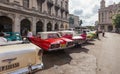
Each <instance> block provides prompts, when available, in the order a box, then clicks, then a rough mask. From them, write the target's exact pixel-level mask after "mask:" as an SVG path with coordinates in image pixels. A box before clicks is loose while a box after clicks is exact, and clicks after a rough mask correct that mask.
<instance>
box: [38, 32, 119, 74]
mask: <svg viewBox="0 0 120 74" xmlns="http://www.w3.org/2000/svg"><path fill="white" fill-rule="evenodd" d="M119 43H120V35H119V34H114V33H107V34H106V36H105V37H101V36H100V40H97V39H95V40H93V41H90V42H88V43H86V44H84V45H83V46H82V48H79V47H77V48H71V49H67V50H65V51H64V52H63V51H54V52H50V53H46V54H44V56H43V62H44V65H45V66H44V69H43V70H41V71H39V72H37V73H36V74H120V70H119V69H120V64H119V62H120V55H119V52H120V44H119Z"/></svg>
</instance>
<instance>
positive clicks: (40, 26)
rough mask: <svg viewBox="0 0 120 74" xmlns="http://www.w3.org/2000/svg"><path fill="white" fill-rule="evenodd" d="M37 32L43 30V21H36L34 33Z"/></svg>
mask: <svg viewBox="0 0 120 74" xmlns="http://www.w3.org/2000/svg"><path fill="white" fill-rule="evenodd" d="M37 32H43V22H42V21H38V22H37V23H36V33H37Z"/></svg>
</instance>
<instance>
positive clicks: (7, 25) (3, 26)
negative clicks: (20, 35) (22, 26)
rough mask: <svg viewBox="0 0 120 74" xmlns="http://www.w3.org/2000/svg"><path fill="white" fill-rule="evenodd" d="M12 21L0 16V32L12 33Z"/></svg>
mask: <svg viewBox="0 0 120 74" xmlns="http://www.w3.org/2000/svg"><path fill="white" fill-rule="evenodd" d="M12 24H13V22H12V19H11V18H9V17H7V16H0V31H3V32H12Z"/></svg>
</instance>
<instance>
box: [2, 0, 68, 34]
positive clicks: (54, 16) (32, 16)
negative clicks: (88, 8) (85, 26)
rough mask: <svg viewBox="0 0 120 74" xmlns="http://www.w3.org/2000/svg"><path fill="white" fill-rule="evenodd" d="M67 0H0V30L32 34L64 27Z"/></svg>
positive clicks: (66, 15) (66, 22)
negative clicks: (29, 31) (28, 31)
mask: <svg viewBox="0 0 120 74" xmlns="http://www.w3.org/2000/svg"><path fill="white" fill-rule="evenodd" d="M68 1H69V0H0V30H2V31H4V32H19V33H21V34H22V35H24V34H25V32H26V31H27V30H31V31H32V32H33V34H36V33H37V32H42V31H54V30H59V29H61V28H62V29H66V28H68V27H69V23H68V14H69V11H68Z"/></svg>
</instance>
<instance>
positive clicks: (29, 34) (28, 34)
mask: <svg viewBox="0 0 120 74" xmlns="http://www.w3.org/2000/svg"><path fill="white" fill-rule="evenodd" d="M32 36H33V33H32V32H31V31H30V30H29V31H28V33H27V37H28V38H29V37H32Z"/></svg>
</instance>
